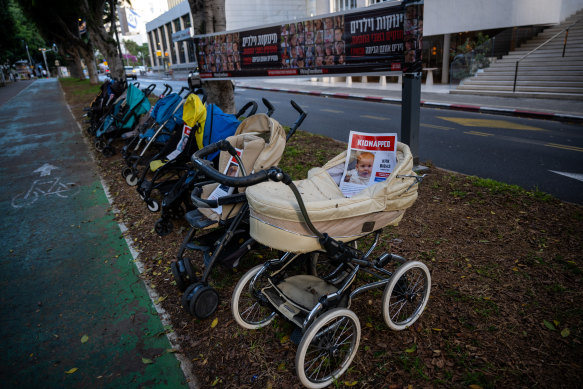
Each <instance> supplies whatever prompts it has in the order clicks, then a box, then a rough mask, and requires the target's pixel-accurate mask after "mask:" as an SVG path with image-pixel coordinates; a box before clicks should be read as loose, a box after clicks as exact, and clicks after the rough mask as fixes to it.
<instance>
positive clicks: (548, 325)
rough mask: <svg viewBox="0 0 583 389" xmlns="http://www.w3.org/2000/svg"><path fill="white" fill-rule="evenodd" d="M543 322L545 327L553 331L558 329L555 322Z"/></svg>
mask: <svg viewBox="0 0 583 389" xmlns="http://www.w3.org/2000/svg"><path fill="white" fill-rule="evenodd" d="M543 324H544V325H545V327H547V328H548V329H549V330H551V331H554V330H556V328H555V325H554V324H553V323H551V322H550V321H547V320H544V321H543Z"/></svg>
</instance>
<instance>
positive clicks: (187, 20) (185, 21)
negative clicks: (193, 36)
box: [182, 14, 192, 28]
mask: <svg viewBox="0 0 583 389" xmlns="http://www.w3.org/2000/svg"><path fill="white" fill-rule="evenodd" d="M182 24H183V25H184V28H188V27H192V23H191V22H190V14H186V15H184V16H183V17H182Z"/></svg>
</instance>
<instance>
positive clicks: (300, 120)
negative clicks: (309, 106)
mask: <svg viewBox="0 0 583 389" xmlns="http://www.w3.org/2000/svg"><path fill="white" fill-rule="evenodd" d="M289 102H290V103H291V105H292V107H294V109H295V110H296V111H298V113H299V114H300V116H299V117H298V120H296V122H295V123H294V124H292V126H291V128H290V129H289V132H288V133H287V136H286V137H285V141H286V142H287V141H288V140H289V138H291V137H292V135H293V134H295V132H296V130H297V129H298V128H300V126H301V125H302V123H303V121H304V119H305V118H306V116H308V113H307V112H305V111H304V110H303V109H302V107H300V106H299V105H298V103H296V102H295V101H293V100H290V101H289Z"/></svg>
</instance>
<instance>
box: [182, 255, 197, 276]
mask: <svg viewBox="0 0 583 389" xmlns="http://www.w3.org/2000/svg"><path fill="white" fill-rule="evenodd" d="M182 262H183V263H184V270H186V274H188V277H190V279H191V280H194V279H196V270H195V269H194V268H193V267H192V262H191V261H190V258H182Z"/></svg>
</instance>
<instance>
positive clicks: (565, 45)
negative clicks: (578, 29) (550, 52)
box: [563, 28, 569, 57]
mask: <svg viewBox="0 0 583 389" xmlns="http://www.w3.org/2000/svg"><path fill="white" fill-rule="evenodd" d="M568 37H569V29H568V28H567V32H565V42H564V43H563V57H564V56H565V49H566V48H567V38H568Z"/></svg>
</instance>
